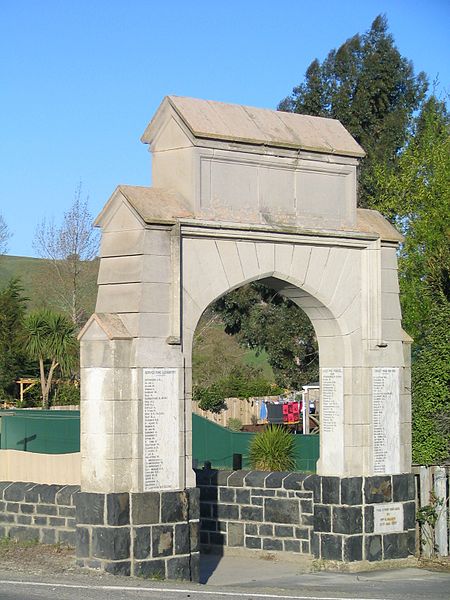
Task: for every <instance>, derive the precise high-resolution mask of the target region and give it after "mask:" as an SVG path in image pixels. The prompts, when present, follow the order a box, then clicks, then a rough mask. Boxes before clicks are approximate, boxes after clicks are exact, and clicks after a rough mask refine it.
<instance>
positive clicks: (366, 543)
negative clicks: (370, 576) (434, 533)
mask: <svg viewBox="0 0 450 600" xmlns="http://www.w3.org/2000/svg"><path fill="white" fill-rule="evenodd" d="M197 485H198V487H199V489H200V517H201V520H200V541H201V545H202V547H204V548H205V549H207V548H208V549H210V550H216V551H221V549H223V547H228V548H248V549H251V550H254V551H255V550H256V551H261V552H263V551H266V552H267V551H279V552H289V553H294V554H303V555H310V556H313V557H315V558H317V559H322V560H324V561H339V562H343V563H356V562H362V561H368V562H375V561H381V560H388V559H403V558H406V557H408V556H410V555H413V554H414V552H415V536H416V530H415V487H414V476H413V475H410V474H401V475H385V476H379V477H346V478H340V477H326V476H320V475H315V474H305V473H275V472H274V473H266V472H260V471H234V472H233V471H216V470H199V471H197Z"/></svg>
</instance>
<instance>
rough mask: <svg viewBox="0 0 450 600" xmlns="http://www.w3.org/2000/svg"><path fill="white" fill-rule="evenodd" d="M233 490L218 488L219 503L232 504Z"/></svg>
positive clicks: (233, 499) (233, 498)
mask: <svg viewBox="0 0 450 600" xmlns="http://www.w3.org/2000/svg"><path fill="white" fill-rule="evenodd" d="M234 501H235V490H234V489H233V488H227V487H221V488H219V502H234Z"/></svg>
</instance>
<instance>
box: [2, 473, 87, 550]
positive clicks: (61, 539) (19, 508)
mask: <svg viewBox="0 0 450 600" xmlns="http://www.w3.org/2000/svg"><path fill="white" fill-rule="evenodd" d="M79 491H80V487H79V486H76V485H66V486H64V485H44V484H36V483H24V482H11V481H2V482H0V537H10V538H14V539H18V540H22V541H37V542H40V543H42V544H57V543H59V544H65V545H67V546H75V501H74V499H75V496H76V495H77V493H78V492H79Z"/></svg>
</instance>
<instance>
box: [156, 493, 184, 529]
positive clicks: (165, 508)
mask: <svg viewBox="0 0 450 600" xmlns="http://www.w3.org/2000/svg"><path fill="white" fill-rule="evenodd" d="M187 518H188V498H187V494H186V492H162V493H161V522H162V523H179V522H180V521H186V520H187Z"/></svg>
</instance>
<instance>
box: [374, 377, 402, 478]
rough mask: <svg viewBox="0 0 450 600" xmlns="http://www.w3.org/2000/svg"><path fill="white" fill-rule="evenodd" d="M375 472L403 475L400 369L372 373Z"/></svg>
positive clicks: (378, 473) (377, 473)
mask: <svg viewBox="0 0 450 600" xmlns="http://www.w3.org/2000/svg"><path fill="white" fill-rule="evenodd" d="M372 423H373V472H374V474H375V475H386V474H390V473H399V472H400V382H399V369H398V367H376V368H374V369H372Z"/></svg>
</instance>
